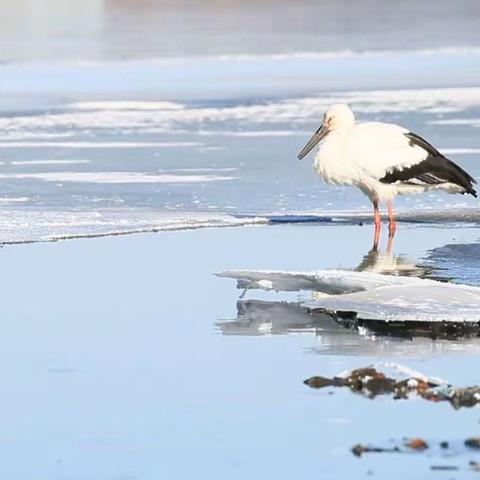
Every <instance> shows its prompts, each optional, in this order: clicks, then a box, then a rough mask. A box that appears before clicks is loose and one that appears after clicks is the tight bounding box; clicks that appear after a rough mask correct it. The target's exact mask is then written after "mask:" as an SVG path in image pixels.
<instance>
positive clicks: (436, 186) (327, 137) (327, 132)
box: [298, 104, 477, 240]
mask: <svg viewBox="0 0 480 480" xmlns="http://www.w3.org/2000/svg"><path fill="white" fill-rule="evenodd" d="M320 142H322V143H321V144H320V148H319V150H318V153H317V155H316V156H315V162H314V167H315V170H316V171H317V173H318V175H319V176H320V177H321V178H322V179H323V180H324V181H325V182H327V183H333V184H336V185H354V186H356V187H358V188H359V189H360V190H361V191H362V192H363V193H364V194H365V195H366V196H367V197H368V198H369V199H370V200H371V201H372V203H373V209H374V218H375V232H376V238H377V240H378V235H379V232H380V222H381V217H380V212H379V209H378V205H379V203H380V202H382V201H384V202H387V209H388V218H389V230H390V235H391V236H393V234H394V232H395V228H396V222H395V217H394V213H393V207H392V200H393V199H394V197H395V196H396V195H402V194H406V193H417V192H423V191H426V190H444V191H446V192H449V193H469V194H470V195H473V196H474V197H476V196H477V193H476V191H475V190H474V188H473V185H474V184H475V183H476V181H475V179H474V178H472V177H471V176H470V175H469V174H468V173H467V172H466V171H465V170H463V169H462V168H460V167H459V166H458V165H456V164H455V163H453V162H452V161H451V160H449V159H448V158H445V157H444V156H443V155H442V154H441V153H440V152H439V151H438V150H437V149H436V148H435V147H433V146H432V145H431V144H430V143H428V142H427V141H426V140H424V139H423V138H422V137H420V136H419V135H417V134H415V133H412V132H410V131H409V130H407V129H405V128H403V127H400V126H399V125H395V124H391V123H380V122H368V123H355V117H354V115H353V112H352V111H351V110H350V108H349V107H348V106H347V105H345V104H335V105H332V106H330V107H329V108H328V110H327V112H326V114H325V116H324V118H323V123H322V124H321V125H320V127H319V128H318V130H317V131H316V132H315V133H314V134H313V136H312V138H310V140H309V141H308V143H307V144H306V145H305V147H304V148H303V149H302V151H301V152H300V153H299V154H298V158H299V159H300V160H301V159H302V158H303V157H305V156H306V155H307V154H308V153H309V152H310V151H311V150H312V149H313V148H314V147H315V146H316V145H317V144H318V143H320Z"/></svg>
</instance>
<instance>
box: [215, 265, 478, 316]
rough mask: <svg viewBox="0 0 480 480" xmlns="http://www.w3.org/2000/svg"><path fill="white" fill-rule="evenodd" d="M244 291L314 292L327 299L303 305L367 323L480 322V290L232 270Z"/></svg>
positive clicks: (387, 278) (366, 275)
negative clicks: (346, 315)
mask: <svg viewBox="0 0 480 480" xmlns="http://www.w3.org/2000/svg"><path fill="white" fill-rule="evenodd" d="M219 276H221V277H227V278H234V279H236V280H237V286H238V287H239V288H260V289H264V290H277V291H280V290H281V291H301V290H309V291H314V292H317V293H321V294H324V295H315V297H316V298H315V299H313V300H311V301H304V302H303V303H302V304H303V305H305V306H308V307H309V308H311V309H319V310H322V311H328V312H332V313H334V314H338V315H340V316H341V315H345V313H347V312H348V313H349V314H350V313H351V314H355V315H356V318H357V319H361V320H381V321H387V322H388V321H399V322H407V321H408V322H479V321H480V288H478V287H473V286H468V285H458V284H451V283H444V282H438V281H435V280H427V279H422V278H412V277H397V276H393V275H381V274H376V273H370V272H352V271H347V270H319V271H313V272H281V271H227V272H222V273H220V274H219Z"/></svg>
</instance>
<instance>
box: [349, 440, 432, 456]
mask: <svg viewBox="0 0 480 480" xmlns="http://www.w3.org/2000/svg"><path fill="white" fill-rule="evenodd" d="M427 449H428V443H427V442H426V441H425V440H423V439H422V438H410V439H406V440H405V441H403V442H402V444H401V445H394V446H392V447H375V446H372V445H363V444H361V443H358V444H357V445H355V446H354V447H352V453H353V454H354V455H355V456H357V457H361V456H362V455H363V454H364V453H407V452H413V451H420V452H421V451H424V450H427Z"/></svg>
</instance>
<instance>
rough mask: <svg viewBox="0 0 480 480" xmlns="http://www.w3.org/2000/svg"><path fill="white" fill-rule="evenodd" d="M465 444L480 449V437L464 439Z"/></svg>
mask: <svg viewBox="0 0 480 480" xmlns="http://www.w3.org/2000/svg"><path fill="white" fill-rule="evenodd" d="M465 446H467V447H470V448H475V449H477V450H478V449H480V437H471V438H467V439H466V440H465Z"/></svg>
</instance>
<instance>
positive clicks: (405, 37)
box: [0, 0, 480, 241]
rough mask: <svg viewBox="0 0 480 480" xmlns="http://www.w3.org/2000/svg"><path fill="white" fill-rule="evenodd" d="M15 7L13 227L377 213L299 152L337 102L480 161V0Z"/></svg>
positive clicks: (3, 147)
mask: <svg viewBox="0 0 480 480" xmlns="http://www.w3.org/2000/svg"><path fill="white" fill-rule="evenodd" d="M1 6H2V15H1V18H0V47H1V48H0V131H1V132H2V138H1V139H0V180H1V182H2V193H1V196H0V204H2V205H3V206H4V209H3V210H2V211H0V217H1V215H2V214H4V215H5V218H3V219H2V218H0V219H1V220H2V224H3V231H2V232H0V235H1V238H2V239H3V240H4V241H15V240H20V241H24V240H26V239H36V238H48V239H49V238H57V237H63V236H65V235H67V236H69V235H77V234H78V235H83V234H96V233H112V232H119V231H122V232H123V231H132V230H139V229H141V230H151V229H162V228H167V227H168V228H177V227H181V226H182V225H185V224H188V225H205V224H225V223H229V222H232V221H233V220H232V218H231V217H232V216H233V217H234V219H235V221H238V218H245V217H246V216H252V215H254V216H264V215H269V214H275V215H292V214H297V213H301V214H305V213H306V214H309V215H310V214H321V215H323V214H327V215H331V214H332V212H343V213H356V212H357V213H358V212H360V213H362V212H365V211H369V209H370V205H369V202H368V201H366V200H365V199H364V198H363V196H362V195H361V194H360V193H359V192H357V191H355V190H353V189H352V190H349V189H346V190H344V191H339V190H338V189H337V188H336V187H332V186H328V185H325V184H323V183H321V182H320V180H319V179H318V178H317V177H316V176H315V175H314V174H313V172H312V168H311V163H312V158H311V157H309V158H307V159H306V160H304V161H303V162H298V160H297V159H296V154H297V153H298V151H299V150H300V148H301V147H302V146H303V144H304V143H305V140H306V139H307V138H308V137H309V136H310V134H311V132H312V131H313V130H314V129H316V128H317V127H318V124H319V122H320V119H321V118H322V115H323V113H324V111H325V109H326V108H327V107H328V105H329V104H331V103H333V102H346V103H348V104H349V105H350V106H351V107H352V109H353V110H354V111H355V113H356V115H357V118H358V119H359V120H360V121H363V120H379V121H392V122H395V123H399V124H402V125H405V126H407V127H408V128H409V129H412V130H415V131H417V132H418V133H419V134H421V135H424V136H426V137H427V138H428V139H429V140H430V141H432V142H433V143H435V144H436V145H438V146H439V147H440V148H441V149H442V151H443V152H444V153H445V154H446V155H448V156H450V157H451V158H453V159H454V160H455V161H457V162H458V163H459V164H461V165H462V166H464V167H465V168H467V169H468V170H469V171H471V173H473V174H474V175H478V174H480V166H479V165H478V162H477V161H476V158H478V155H479V153H480V141H479V140H478V134H477V133H478V127H479V126H480V120H479V119H480V107H479V105H480V88H479V85H478V78H480V39H479V35H478V31H479V27H480V22H479V18H480V16H479V14H480V4H479V3H478V2H477V1H474V0H461V1H458V2H455V3H453V2H450V1H446V0H425V1H422V2H414V1H402V2H396V1H383V2H380V1H374V0H362V1H358V2H350V1H346V0H343V1H333V0H332V1H331V0H323V1H313V0H300V1H287V2H277V1H272V0H260V1H259V0H257V1H253V0H243V1H234V0H223V1H220V0H217V1H214V0H204V1H193V0H192V1H188V0H183V1H173V0H172V1H167V0H164V1H153V0H135V1H133V0H131V1H127V0H84V1H77V2H75V1H70V2H65V1H62V0H19V1H16V2H6V1H3V2H1ZM412 206H414V207H416V208H419V209H425V208H428V209H433V210H435V211H437V210H442V211H444V210H446V209H455V208H457V209H465V208H472V204H471V202H470V203H469V201H468V199H465V198H464V197H461V196H456V197H452V196H447V195H442V194H435V193H432V194H431V195H423V196H421V197H410V198H405V199H401V201H400V203H399V207H400V208H403V207H408V208H411V207H412ZM7 209H8V211H7ZM12 211H14V212H15V215H12V214H11V212H12ZM2 212H3V213H2ZM13 217H14V218H15V219H16V223H15V224H12V220H11V219H12V218H13ZM46 218H47V219H48V222H47V223H48V225H49V226H48V228H46V227H44V225H45V219H46ZM19 219H20V220H19ZM21 219H23V220H21ZM18 223H20V224H21V225H22V229H20V228H19V225H18Z"/></svg>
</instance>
